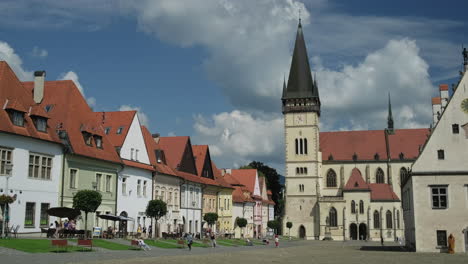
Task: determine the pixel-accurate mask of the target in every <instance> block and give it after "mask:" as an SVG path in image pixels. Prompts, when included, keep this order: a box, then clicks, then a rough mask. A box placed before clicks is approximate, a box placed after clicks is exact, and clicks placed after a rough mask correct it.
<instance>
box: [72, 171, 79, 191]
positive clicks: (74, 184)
mask: <svg viewBox="0 0 468 264" xmlns="http://www.w3.org/2000/svg"><path fill="white" fill-rule="evenodd" d="M77 173H78V170H76V169H70V189H75V188H76V174H77Z"/></svg>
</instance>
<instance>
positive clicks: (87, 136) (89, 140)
mask: <svg viewBox="0 0 468 264" xmlns="http://www.w3.org/2000/svg"><path fill="white" fill-rule="evenodd" d="M82 134H83V139H84V142H85V144H86V145H88V146H92V145H93V142H92V136H91V134H90V133H88V132H85V131H83V132H82Z"/></svg>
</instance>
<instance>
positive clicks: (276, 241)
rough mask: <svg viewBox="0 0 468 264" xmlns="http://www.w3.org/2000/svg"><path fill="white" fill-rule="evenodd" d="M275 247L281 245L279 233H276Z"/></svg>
mask: <svg viewBox="0 0 468 264" xmlns="http://www.w3.org/2000/svg"><path fill="white" fill-rule="evenodd" d="M275 247H279V238H278V235H275Z"/></svg>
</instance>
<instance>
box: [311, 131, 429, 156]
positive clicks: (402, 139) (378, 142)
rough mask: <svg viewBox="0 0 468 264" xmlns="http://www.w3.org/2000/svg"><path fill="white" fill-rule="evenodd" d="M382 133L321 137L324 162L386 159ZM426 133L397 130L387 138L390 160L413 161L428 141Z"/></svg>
mask: <svg viewBox="0 0 468 264" xmlns="http://www.w3.org/2000/svg"><path fill="white" fill-rule="evenodd" d="M385 133H386V132H385V131H384V130H364V131H336V132H321V133H320V149H321V151H322V158H323V161H325V162H326V161H327V160H329V158H330V157H331V156H332V157H333V160H339V161H351V160H353V155H354V154H356V155H357V160H375V155H376V154H378V156H379V160H385V159H387V143H386V138H385ZM428 134H429V131H428V129H425V128H422V129H396V130H395V131H394V134H393V135H389V136H388V141H389V144H388V147H389V148H390V157H391V158H392V159H399V158H400V153H403V156H404V158H405V159H416V158H417V157H418V155H419V149H420V147H421V146H422V145H424V143H425V142H426V140H427V136H428Z"/></svg>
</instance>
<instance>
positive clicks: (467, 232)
mask: <svg viewBox="0 0 468 264" xmlns="http://www.w3.org/2000/svg"><path fill="white" fill-rule="evenodd" d="M465 253H468V228H467V229H465Z"/></svg>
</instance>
